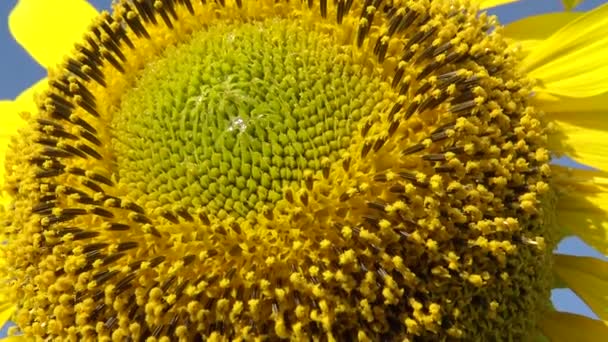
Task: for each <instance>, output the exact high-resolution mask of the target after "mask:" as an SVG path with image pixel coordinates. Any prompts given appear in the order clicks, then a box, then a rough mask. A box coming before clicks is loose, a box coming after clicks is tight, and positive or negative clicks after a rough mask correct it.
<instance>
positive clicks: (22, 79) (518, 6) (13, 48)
mask: <svg viewBox="0 0 608 342" xmlns="http://www.w3.org/2000/svg"><path fill="white" fill-rule="evenodd" d="M46 1H51V0H46ZM59 2H60V1H59ZM90 2H91V3H92V4H93V5H94V6H95V7H97V8H98V9H100V10H101V9H108V8H109V7H110V3H111V0H90ZM606 2H608V0H586V1H584V2H583V4H582V5H580V6H579V7H578V8H577V9H576V10H581V11H584V10H589V9H592V8H594V7H597V6H598V5H600V4H603V3H606ZM15 3H16V0H2V1H0V51H1V52H0V75H1V77H0V99H12V98H14V97H15V96H17V95H18V94H19V93H20V92H21V90H23V89H25V88H27V87H28V86H29V85H31V84H33V83H34V82H35V81H36V80H38V79H40V78H42V77H44V70H43V69H42V68H41V67H40V66H39V65H38V64H36V62H34V61H33V60H32V59H31V58H30V57H29V55H28V54H27V53H26V52H25V51H24V50H23V49H21V47H20V46H19V45H18V44H17V43H16V42H15V41H14V39H13V38H12V37H11V35H10V32H9V30H8V23H7V18H8V14H9V12H10V10H11V8H12V7H13V6H14V4H15ZM560 10H562V7H561V2H560V0H523V1H520V2H518V3H514V4H510V5H506V6H503V7H500V8H498V9H494V10H492V11H491V12H492V13H493V14H496V15H498V17H499V19H500V21H501V22H502V23H505V24H506V23H509V22H512V21H514V20H517V19H519V18H522V17H526V16H529V15H536V14H541V13H546V12H552V11H560ZM566 162H567V163H568V161H566ZM558 251H559V252H562V253H566V254H575V255H585V256H593V257H597V258H603V256H602V255H601V254H600V253H598V252H597V251H594V250H592V249H591V248H589V247H588V246H587V245H585V244H584V243H583V242H582V241H580V240H579V239H576V238H569V239H567V240H566V241H564V242H562V243H561V244H560V246H559V248H558ZM553 298H554V302H555V306H556V308H557V309H558V310H560V311H569V312H574V313H578V314H584V315H587V316H591V317H595V318H597V317H596V316H595V315H593V313H592V312H591V310H589V308H588V307H587V306H586V305H585V304H584V303H583V302H582V301H581V300H580V299H578V298H577V297H576V296H575V295H574V294H573V293H572V292H571V291H568V290H556V291H554V295H553Z"/></svg>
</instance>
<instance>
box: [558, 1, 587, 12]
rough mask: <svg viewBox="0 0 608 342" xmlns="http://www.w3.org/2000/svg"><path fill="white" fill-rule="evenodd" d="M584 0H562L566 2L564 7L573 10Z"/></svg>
mask: <svg viewBox="0 0 608 342" xmlns="http://www.w3.org/2000/svg"><path fill="white" fill-rule="evenodd" d="M581 2H583V0H562V3H563V4H564V8H565V9H566V11H570V10H572V9H573V8H574V7H576V6H578V5H579V4H580V3H581Z"/></svg>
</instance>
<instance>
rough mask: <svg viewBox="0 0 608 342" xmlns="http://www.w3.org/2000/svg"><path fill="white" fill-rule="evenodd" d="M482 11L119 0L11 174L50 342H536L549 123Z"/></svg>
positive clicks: (35, 295)
mask: <svg viewBox="0 0 608 342" xmlns="http://www.w3.org/2000/svg"><path fill="white" fill-rule="evenodd" d="M496 25H497V24H496V19H495V18H493V17H489V16H487V15H486V14H485V13H481V14H480V13H478V9H477V7H476V6H475V5H471V4H469V2H467V1H445V2H444V1H427V0H424V1H409V0H404V1H382V0H367V1H351V0H348V1H346V0H337V1H326V0H321V1H312V0H310V1H306V2H305V1H291V2H285V1H274V0H260V1H241V0H236V1H224V0H221V1H208V2H207V1H202V2H197V1H190V0H181V1H177V0H175V1H174V0H163V1H161V0H156V1H149V0H134V1H126V0H125V1H116V3H115V4H114V7H113V13H112V14H109V13H103V14H101V15H100V16H99V17H98V18H97V19H96V21H95V23H94V24H93V25H92V26H91V27H90V29H89V31H88V32H87V33H86V35H85V36H84V37H83V39H82V41H81V42H80V43H78V44H77V45H76V46H75V47H74V49H73V51H72V52H71V53H70V54H69V55H68V57H67V58H66V59H65V61H64V62H63V64H61V66H60V67H59V68H57V69H55V70H53V72H52V76H51V77H50V80H49V83H48V90H46V92H44V94H42V96H40V98H39V101H38V112H37V113H32V114H31V115H29V116H27V121H28V125H27V127H26V128H25V129H23V130H22V131H21V132H20V134H19V135H18V137H17V138H16V139H14V141H13V143H12V145H11V149H10V151H9V152H8V154H7V155H8V157H7V161H6V172H7V176H6V180H7V185H6V188H7V190H8V191H9V192H10V194H11V196H12V198H13V201H12V203H11V204H10V206H9V209H10V210H8V211H6V212H4V213H3V214H2V215H3V218H4V219H5V220H6V222H7V223H6V227H5V228H4V234H6V236H7V239H8V241H9V242H8V244H7V246H6V247H5V248H3V249H4V252H5V253H6V259H7V265H12V266H10V267H9V266H6V265H5V266H4V271H3V274H4V277H5V279H10V291H11V295H12V296H13V297H14V298H18V300H17V312H16V314H15V320H16V322H17V324H18V326H19V327H20V328H19V329H20V330H21V331H22V332H23V333H24V334H26V335H27V336H34V337H39V338H51V339H54V338H65V339H68V338H69V339H76V340H81V339H85V340H87V339H90V340H109V339H115V340H124V339H127V338H131V339H134V338H143V337H146V338H148V337H151V338H152V340H154V339H155V338H158V339H160V340H169V339H170V338H172V337H177V338H179V339H180V340H184V341H186V340H193V339H196V338H201V339H210V340H225V339H243V340H250V339H253V338H267V339H271V340H274V339H282V338H291V339H295V340H309V339H322V340H354V339H358V340H362V341H364V340H397V339H399V340H415V339H418V338H421V339H430V340H440V339H450V338H463V339H465V340H494V339H499V338H505V339H514V340H521V339H523V338H525V337H527V336H530V335H531V334H535V333H536V329H537V321H538V320H540V316H541V315H543V314H544V313H545V312H546V311H547V310H548V309H549V308H550V302H549V291H550V289H551V281H552V279H551V262H552V261H551V260H552V257H551V252H552V250H553V248H554V247H555V244H556V242H557V238H558V237H559V236H558V233H557V232H556V231H555V230H552V229H550V227H552V224H553V222H554V221H555V206H556V204H555V203H556V198H557V197H556V194H555V193H554V190H553V187H552V184H553V183H552V181H551V178H550V177H551V168H550V167H549V163H550V154H549V150H548V133H549V132H550V131H549V130H548V128H547V127H548V126H547V124H546V120H545V119H544V118H543V117H542V115H541V114H540V112H539V111H538V110H537V109H536V108H535V107H534V106H533V105H532V104H531V96H532V88H533V87H534V86H535V83H534V82H533V81H531V80H529V79H528V77H527V76H526V75H525V74H524V73H522V72H520V71H519V70H520V69H521V68H520V67H519V65H520V64H521V60H522V58H523V57H524V56H523V55H522V54H521V52H520V50H518V49H517V48H515V47H514V46H513V45H510V44H508V42H507V41H506V40H505V39H504V38H503V37H502V36H501V29H500V28H497V26H496Z"/></svg>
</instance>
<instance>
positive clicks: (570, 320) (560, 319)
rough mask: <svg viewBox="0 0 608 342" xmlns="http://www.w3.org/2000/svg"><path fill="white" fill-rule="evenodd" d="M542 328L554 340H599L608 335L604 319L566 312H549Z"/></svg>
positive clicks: (541, 323) (545, 316)
mask: <svg viewBox="0 0 608 342" xmlns="http://www.w3.org/2000/svg"><path fill="white" fill-rule="evenodd" d="M540 328H541V330H542V332H543V334H544V335H545V336H546V337H548V338H549V340H550V341H552V342H597V341H603V338H602V337H601V336H608V326H606V325H605V324H604V323H603V322H602V321H598V320H595V319H591V318H587V317H585V316H580V315H575V314H571V313H566V312H557V311H553V312H547V313H546V314H544V315H543V319H542V320H541V322H540Z"/></svg>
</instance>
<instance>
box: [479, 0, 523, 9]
mask: <svg viewBox="0 0 608 342" xmlns="http://www.w3.org/2000/svg"><path fill="white" fill-rule="evenodd" d="M515 1H518V0H479V1H478V2H479V8H480V9H486V8H492V7H497V6H500V5H504V4H508V3H511V2H515Z"/></svg>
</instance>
